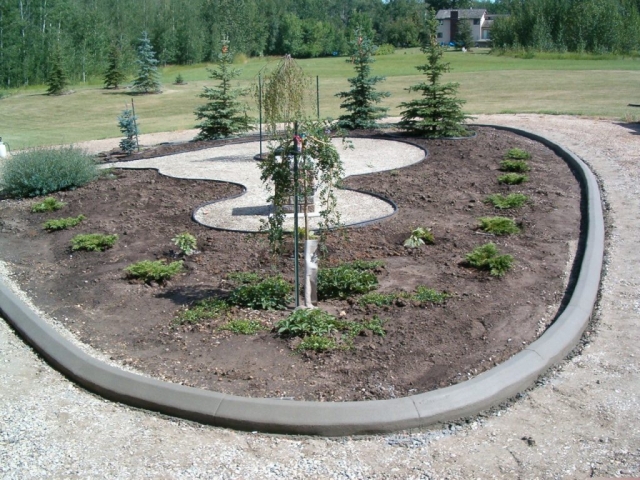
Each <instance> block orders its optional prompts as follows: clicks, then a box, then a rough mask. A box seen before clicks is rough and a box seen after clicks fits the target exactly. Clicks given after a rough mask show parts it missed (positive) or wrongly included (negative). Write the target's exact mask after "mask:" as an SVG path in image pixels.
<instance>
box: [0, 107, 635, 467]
mask: <svg viewBox="0 0 640 480" xmlns="http://www.w3.org/2000/svg"><path fill="white" fill-rule="evenodd" d="M477 121H478V123H495V124H505V125H511V126H515V127H521V128H524V129H526V130H530V131H534V132H537V133H540V134H542V135H545V136H547V137H548V138H549V139H551V140H553V141H556V142H558V143H560V144H562V145H564V146H565V147H567V148H568V149H569V150H572V151H573V152H574V153H576V154H577V155H578V156H580V157H581V158H582V159H584V160H585V161H586V162H587V163H588V164H589V165H590V166H591V167H592V168H593V170H594V171H595V172H596V173H597V174H598V175H599V177H600V179H601V181H602V184H603V188H604V192H605V198H606V199H607V201H608V206H609V220H610V222H611V223H612V227H611V230H610V232H609V233H610V244H609V249H608V256H609V257H608V265H607V273H606V276H605V278H604V281H603V286H602V298H601V301H600V304H599V308H598V311H597V317H598V322H597V324H596V325H595V328H594V329H593V331H592V332H591V335H590V336H589V337H588V338H589V340H590V342H589V344H588V345H587V347H586V348H585V349H584V350H583V351H582V352H581V354H579V355H576V356H574V357H573V358H572V359H571V360H569V361H567V362H565V365H564V366H563V367H562V368H561V369H560V370H559V371H557V372H551V373H550V374H549V375H548V376H547V377H546V378H545V379H544V380H542V381H541V382H540V386H538V387H537V388H535V389H534V390H532V391H530V392H528V393H527V394H525V395H524V396H523V398H521V399H519V400H518V401H516V402H515V403H514V404H513V405H511V406H509V407H505V408H504V409H502V410H498V411H496V412H493V413H491V414H487V415H485V416H482V417H479V418H477V419H473V420H470V422H469V423H467V424H464V425H453V424H452V425H446V426H444V427H442V428H439V429H431V430H425V431H420V432H410V433H405V434H396V435H386V436H376V437H367V438H358V439H353V438H342V439H322V438H291V437H281V436H272V435H261V434H251V433H240V432H234V431H229V430H223V429H218V428H213V427H207V426H200V425H196V424H192V423H190V422H186V421H182V420H175V419H172V418H167V417H163V416H161V415H156V414H153V413H148V412H143V411H139V410H135V409H132V408H129V407H123V406H121V405H117V404H112V403H110V402H107V401H105V400H102V399H100V398H98V397H95V396H94V395H91V394H88V393H86V392H85V391H83V390H81V389H79V388H77V387H75V386H74V385H73V384H71V383H69V382H68V381H66V380H65V379H64V378H63V377H62V376H61V375H60V374H58V373H57V372H56V371H54V370H52V369H51V368H50V367H49V366H47V365H46V364H45V363H44V362H43V361H42V360H40V359H39V358H38V357H37V356H36V355H34V354H33V353H32V351H31V350H30V349H29V348H28V347H26V346H25V345H24V344H23V343H22V341H21V340H20V339H19V338H17V337H16V336H15V335H14V333H13V332H12V331H11V330H10V329H9V328H8V327H7V326H6V324H5V323H4V322H2V323H0V477H2V478H11V479H13V478H16V479H26V478H68V477H76V478H88V477H96V478H248V477H253V478H300V479H309V478H345V479H346V478H398V479H400V478H402V479H404V478H407V479H408V478H438V479H439V478H464V479H467V478H526V479H530V478H545V479H546V478H580V479H582V478H587V477H590V476H594V477H604V476H606V477H612V476H626V477H633V476H640V416H639V415H638V411H640V401H639V398H640V368H639V358H640V347H639V346H638V338H640V335H639V334H640V326H639V325H640V322H639V320H640V288H639V287H640V269H639V268H638V265H640V249H639V248H638V247H637V239H638V238H639V237H640V235H639V233H640V222H639V221H640V126H638V125H635V126H625V125H618V124H616V123H614V122H609V121H598V120H589V119H579V118H573V117H565V116H541V115H495V116H480V117H478V119H477Z"/></svg>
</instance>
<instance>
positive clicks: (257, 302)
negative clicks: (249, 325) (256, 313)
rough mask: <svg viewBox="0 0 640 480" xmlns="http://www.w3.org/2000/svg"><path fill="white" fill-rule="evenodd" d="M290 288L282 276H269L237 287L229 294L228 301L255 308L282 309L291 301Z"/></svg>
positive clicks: (291, 288)
mask: <svg viewBox="0 0 640 480" xmlns="http://www.w3.org/2000/svg"><path fill="white" fill-rule="evenodd" d="M292 290H293V287H292V286H291V284H290V283H289V282H287V281H286V280H284V279H283V278H282V277H269V278H265V279H264V280H262V281H261V282H258V283H255V284H248V285H241V286H239V287H237V288H236V289H234V290H233V291H232V292H231V294H230V295H229V298H228V302H229V303H230V304H232V305H237V306H239V307H248V308H253V309H256V310H283V309H285V308H287V304H288V303H289V302H290V301H291V291H292Z"/></svg>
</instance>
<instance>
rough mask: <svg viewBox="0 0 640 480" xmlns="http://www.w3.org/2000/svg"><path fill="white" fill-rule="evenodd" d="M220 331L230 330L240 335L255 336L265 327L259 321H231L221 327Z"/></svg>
mask: <svg viewBox="0 0 640 480" xmlns="http://www.w3.org/2000/svg"><path fill="white" fill-rule="evenodd" d="M220 330H228V331H230V332H233V333H236V334H238V335H254V334H256V333H258V332H259V331H260V330H265V326H264V325H262V324H261V323H260V322H258V321H257V320H231V321H229V322H227V323H225V324H224V325H223V326H221V327H220Z"/></svg>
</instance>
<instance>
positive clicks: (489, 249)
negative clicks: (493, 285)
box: [466, 242, 513, 277]
mask: <svg viewBox="0 0 640 480" xmlns="http://www.w3.org/2000/svg"><path fill="white" fill-rule="evenodd" d="M498 253H499V252H498V248H497V247H496V246H495V244H493V243H491V242H490V243H486V244H484V245H481V246H479V247H476V248H474V249H473V251H472V252H471V253H468V254H467V255H466V260H467V263H468V264H469V265H471V266H472V267H475V268H478V269H480V270H489V273H490V274H491V275H493V276H496V277H501V276H503V275H504V274H505V273H506V272H507V271H508V270H509V269H510V268H511V266H512V264H513V257H512V256H511V255H499V254H498Z"/></svg>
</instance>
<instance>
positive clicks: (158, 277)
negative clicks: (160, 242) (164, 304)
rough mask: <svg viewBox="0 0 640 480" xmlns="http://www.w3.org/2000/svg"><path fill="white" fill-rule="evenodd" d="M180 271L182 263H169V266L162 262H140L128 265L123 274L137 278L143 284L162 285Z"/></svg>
mask: <svg viewBox="0 0 640 480" xmlns="http://www.w3.org/2000/svg"><path fill="white" fill-rule="evenodd" d="M181 271H182V261H181V260H180V261H177V262H171V263H169V264H167V263H165V262H163V261H162V260H156V261H151V260H142V261H140V262H136V263H134V264H132V265H129V266H128V267H127V268H125V272H126V273H127V275H128V276H129V277H131V278H139V279H140V280H142V281H144V282H147V283H148V282H151V281H155V282H159V283H164V282H166V281H167V280H169V279H170V278H171V277H173V276H174V275H175V274H177V273H179V272H181Z"/></svg>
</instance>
